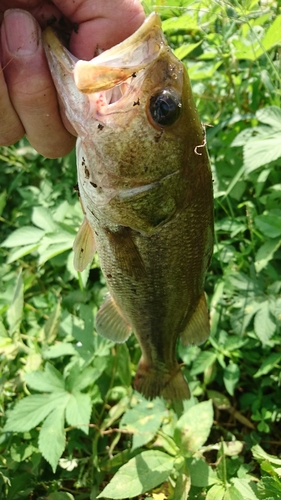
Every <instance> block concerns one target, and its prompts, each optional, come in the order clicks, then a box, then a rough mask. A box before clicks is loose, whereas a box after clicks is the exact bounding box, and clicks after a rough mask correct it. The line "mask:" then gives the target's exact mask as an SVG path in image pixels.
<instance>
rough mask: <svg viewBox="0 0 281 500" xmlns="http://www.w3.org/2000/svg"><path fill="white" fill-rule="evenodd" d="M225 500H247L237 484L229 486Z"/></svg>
mask: <svg viewBox="0 0 281 500" xmlns="http://www.w3.org/2000/svg"><path fill="white" fill-rule="evenodd" d="M223 500H245V498H244V496H243V495H242V494H241V493H240V491H238V490H237V488H235V486H230V487H229V488H227V490H226V492H225V495H224V497H223Z"/></svg>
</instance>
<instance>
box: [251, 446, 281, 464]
mask: <svg viewBox="0 0 281 500" xmlns="http://www.w3.org/2000/svg"><path fill="white" fill-rule="evenodd" d="M251 451H252V454H253V457H254V458H255V459H256V460H257V461H258V462H262V461H263V460H268V461H269V462H270V463H271V464H274V465H278V466H279V467H280V466H281V459H280V458H277V457H275V456H274V455H270V454H269V453H266V451H264V450H263V449H262V447H261V446H260V445H258V444H255V446H253V447H252V450H251Z"/></svg>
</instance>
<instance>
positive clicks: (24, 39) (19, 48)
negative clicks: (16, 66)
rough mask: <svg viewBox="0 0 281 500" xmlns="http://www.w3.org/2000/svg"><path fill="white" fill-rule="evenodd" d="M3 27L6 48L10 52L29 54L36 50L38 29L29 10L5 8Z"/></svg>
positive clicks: (15, 54) (20, 54)
mask: <svg viewBox="0 0 281 500" xmlns="http://www.w3.org/2000/svg"><path fill="white" fill-rule="evenodd" d="M3 29H4V37H5V38H6V43H7V48H8V50H9V52H10V53H11V54H13V55H14V56H29V55H32V54H34V53H35V52H36V50H37V48H38V45H39V30H38V26H37V23H36V21H35V19H34V18H33V17H32V15H31V14H29V12H26V11H24V10H21V9H9V10H6V12H5V14H4V21H3Z"/></svg>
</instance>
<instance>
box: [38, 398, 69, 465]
mask: <svg viewBox="0 0 281 500" xmlns="http://www.w3.org/2000/svg"><path fill="white" fill-rule="evenodd" d="M64 448H65V432H64V407H63V406H60V407H58V408H56V409H54V410H53V411H52V413H50V415H49V416H48V417H47V418H46V420H45V421H44V423H43V425H42V428H41V430H40V433H39V450H40V451H41V453H42V455H43V457H44V458H45V459H46V460H47V462H49V464H50V465H51V467H52V469H53V472H54V473H55V472H56V468H57V465H58V463H59V459H60V457H61V455H62V453H63V451H64Z"/></svg>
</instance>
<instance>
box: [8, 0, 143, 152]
mask: <svg viewBox="0 0 281 500" xmlns="http://www.w3.org/2000/svg"><path fill="white" fill-rule="evenodd" d="M144 17H145V16H144V12H143V9H142V6H141V4H140V2H139V0H72V1H71V2H70V1H68V0H53V1H52V2H50V1H48V0H0V22H1V45H0V56H1V66H2V69H1V67H0V117H1V119H0V145H2V146H4V145H5V146H7V145H10V144H13V143H15V142H16V141H17V140H19V139H20V138H21V137H23V135H25V134H26V136H27V138H28V140H29V142H30V143H31V145H32V146H33V147H34V148H35V149H36V150H37V151H38V152H39V153H41V154H42V155H43V156H46V157H49V158H57V157H59V156H63V155H65V154H67V153H69V152H70V151H71V149H72V148H73V146H74V144H75V137H74V134H75V132H74V130H73V129H72V127H71V125H70V124H69V123H68V121H67V119H66V118H65V117H64V114H63V110H62V111H61V112H60V110H59V104H58V97H57V94H56V90H55V87H54V84H53V81H52V78H51V74H50V72H49V68H48V64H47V61H46V58H45V54H44V50H43V47H42V41H41V28H42V29H44V28H45V27H46V26H47V25H48V24H55V25H57V26H60V28H61V27H62V26H63V27H64V30H65V31H67V32H69V34H70V43H69V48H70V51H71V52H72V53H73V54H74V55H75V56H76V57H78V58H79V59H91V58H92V57H93V56H94V53H95V51H96V48H97V46H98V47H99V48H101V49H103V50H105V49H108V48H110V47H112V46H113V45H115V44H117V43H119V42H121V41H122V40H124V39H125V38H127V37H128V36H129V35H131V34H132V33H133V32H134V31H135V30H136V29H137V28H139V26H140V25H141V24H142V22H143V20H144Z"/></svg>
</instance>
